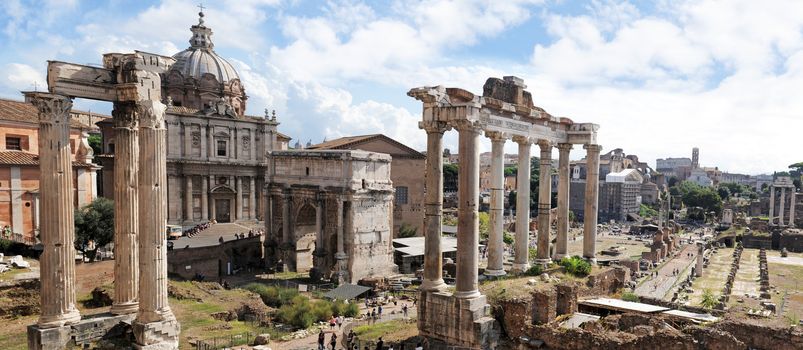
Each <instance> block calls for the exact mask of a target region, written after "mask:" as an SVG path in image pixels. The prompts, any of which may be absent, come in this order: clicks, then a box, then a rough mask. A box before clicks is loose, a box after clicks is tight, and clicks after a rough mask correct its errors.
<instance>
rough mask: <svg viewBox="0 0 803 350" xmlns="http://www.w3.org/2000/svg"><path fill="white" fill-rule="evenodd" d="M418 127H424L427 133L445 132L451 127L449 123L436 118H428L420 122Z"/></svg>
mask: <svg viewBox="0 0 803 350" xmlns="http://www.w3.org/2000/svg"><path fill="white" fill-rule="evenodd" d="M418 128H419V129H424V130H425V131H426V132H427V133H433V132H436V133H440V134H443V133H444V132H446V131H448V130H449V129H451V127H450V126H449V124H446V122H441V121H436V120H428V121H423V122H418Z"/></svg>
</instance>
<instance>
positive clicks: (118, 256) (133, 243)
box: [110, 102, 139, 315]
mask: <svg viewBox="0 0 803 350" xmlns="http://www.w3.org/2000/svg"><path fill="white" fill-rule="evenodd" d="M112 115H114V146H115V147H114V213H115V215H114V304H112V307H111V310H110V311H111V313H113V314H115V315H122V314H131V313H135V312H137V310H138V309H139V302H138V297H139V295H138V294H139V284H138V283H139V249H138V248H139V244H138V241H137V239H138V236H137V232H139V204H138V203H139V198H138V191H137V183H138V175H139V136H138V133H139V123H138V122H139V120H138V119H139V118H138V116H137V111H136V105H135V104H133V103H120V102H118V103H115V104H114V111H112Z"/></svg>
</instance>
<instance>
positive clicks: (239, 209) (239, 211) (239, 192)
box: [234, 176, 243, 220]
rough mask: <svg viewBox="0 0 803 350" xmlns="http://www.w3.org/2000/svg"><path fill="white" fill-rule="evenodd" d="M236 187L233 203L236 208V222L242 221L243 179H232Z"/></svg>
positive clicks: (239, 177)
mask: <svg viewBox="0 0 803 350" xmlns="http://www.w3.org/2000/svg"><path fill="white" fill-rule="evenodd" d="M234 179H235V182H236V185H237V198H235V200H234V203H235V205H236V206H237V220H242V219H243V178H242V177H241V176H237V177H235V178H234Z"/></svg>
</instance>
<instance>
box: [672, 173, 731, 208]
mask: <svg viewBox="0 0 803 350" xmlns="http://www.w3.org/2000/svg"><path fill="white" fill-rule="evenodd" d="M678 189H679V191H680V194H681V196H682V197H681V198H682V201H683V204H685V205H686V206H687V207H700V208H702V210H703V211H705V212H706V213H708V212H714V213H715V214H716V215H719V214H720V213H721V212H722V198H721V197H720V196H719V193H717V191H715V190H714V189H713V188H711V187H702V186H700V185H698V184H696V183H694V182H691V181H683V182H682V183H680V185H678Z"/></svg>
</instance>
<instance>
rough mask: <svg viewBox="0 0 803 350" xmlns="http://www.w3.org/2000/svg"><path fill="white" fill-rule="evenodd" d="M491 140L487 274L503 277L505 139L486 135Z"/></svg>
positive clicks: (496, 135)
mask: <svg viewBox="0 0 803 350" xmlns="http://www.w3.org/2000/svg"><path fill="white" fill-rule="evenodd" d="M486 135H488V136H489V137H490V138H491V210H490V221H491V222H490V226H491V227H490V229H491V232H490V234H489V235H488V266H487V267H486V269H485V274H486V275H488V276H501V275H504V274H505V270H504V267H505V266H504V244H505V243H504V241H503V237H502V235H503V230H504V221H505V214H504V208H505V207H504V201H505V183H504V181H505V162H504V158H505V138H504V137H503V136H502V135H500V134H499V133H486Z"/></svg>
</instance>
